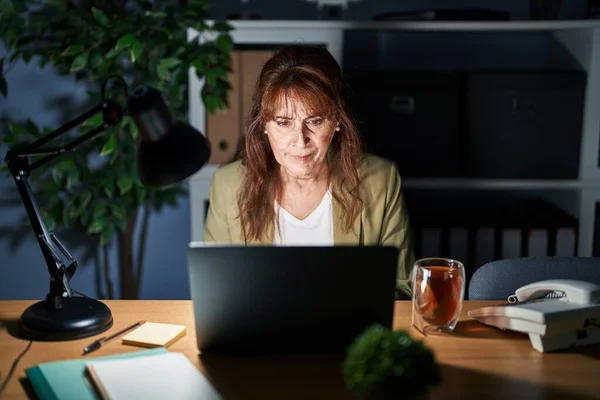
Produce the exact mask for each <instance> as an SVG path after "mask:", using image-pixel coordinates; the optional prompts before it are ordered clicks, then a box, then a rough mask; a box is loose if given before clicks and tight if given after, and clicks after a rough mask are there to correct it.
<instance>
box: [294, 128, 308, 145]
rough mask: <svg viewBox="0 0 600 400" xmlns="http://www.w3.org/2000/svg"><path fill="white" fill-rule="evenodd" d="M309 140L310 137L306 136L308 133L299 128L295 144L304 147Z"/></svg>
mask: <svg viewBox="0 0 600 400" xmlns="http://www.w3.org/2000/svg"><path fill="white" fill-rule="evenodd" d="M309 141H310V138H309V137H308V135H307V134H306V132H304V130H301V131H300V132H298V138H297V140H296V146H298V147H304V146H306V144H307V143H308V142H309Z"/></svg>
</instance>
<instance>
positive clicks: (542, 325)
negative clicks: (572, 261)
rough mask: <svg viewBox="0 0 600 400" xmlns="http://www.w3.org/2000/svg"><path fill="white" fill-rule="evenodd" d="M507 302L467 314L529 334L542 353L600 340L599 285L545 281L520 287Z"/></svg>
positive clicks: (493, 324) (476, 318) (533, 344)
mask: <svg viewBox="0 0 600 400" xmlns="http://www.w3.org/2000/svg"><path fill="white" fill-rule="evenodd" d="M508 302H509V303H510V304H500V305H494V306H486V307H481V308H478V309H474V310H470V311H469V312H468V315H469V316H470V317H471V318H473V319H475V320H477V321H479V322H481V323H483V324H485V325H490V326H494V327H496V328H500V329H508V330H513V331H517V332H522V333H527V334H528V335H529V339H530V341H531V345H532V346H533V348H534V349H536V350H538V351H540V352H547V351H553V350H559V349H566V348H571V347H578V346H584V345H590V344H599V343H600V285H596V284H593V283H590V282H584V281H579V280H572V279H550V280H544V281H540V282H535V283H531V284H528V285H525V286H523V287H520V288H519V289H517V290H516V291H515V294H514V295H511V296H509V297H508Z"/></svg>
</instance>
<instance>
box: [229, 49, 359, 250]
mask: <svg viewBox="0 0 600 400" xmlns="http://www.w3.org/2000/svg"><path fill="white" fill-rule="evenodd" d="M346 93H347V91H346V89H345V84H344V81H343V78H342V71H341V68H340V66H339V65H338V63H337V62H336V61H335V59H334V58H333V56H332V55H331V54H330V53H329V52H328V51H327V50H326V49H324V48H318V47H310V46H287V47H284V48H282V49H280V50H279V51H278V52H277V53H276V54H275V55H273V57H271V58H270V59H269V60H268V61H267V62H266V63H265V65H264V66H263V69H262V71H261V73H260V76H259V78H258V81H257V83H256V87H255V89H254V95H253V99H252V108H251V110H250V113H249V115H248V117H247V120H246V127H245V129H246V134H245V139H244V142H243V143H242V145H243V148H242V149H241V152H240V157H241V160H242V164H243V165H245V167H246V168H245V172H244V176H243V181H242V187H241V191H240V193H239V197H238V207H239V210H240V215H239V217H240V219H241V223H242V231H243V234H244V237H245V239H246V240H250V239H254V240H259V239H260V238H261V237H263V235H264V234H265V232H266V231H267V229H271V228H272V227H273V222H274V219H275V208H274V204H275V200H277V199H279V197H280V195H281V191H282V187H281V180H280V175H279V164H278V163H277V161H276V160H275V156H274V155H273V152H272V150H271V147H270V145H269V141H268V138H267V135H265V133H264V130H265V124H266V123H267V122H268V121H272V120H273V119H274V117H275V113H276V112H277V111H278V110H277V107H278V105H280V104H282V100H283V101H284V102H283V104H287V101H286V100H287V99H289V98H293V99H294V100H299V101H301V102H302V104H303V105H304V107H305V108H306V109H307V111H310V112H311V113H312V114H313V115H319V116H322V117H324V118H333V119H334V120H335V121H337V123H338V124H339V127H340V130H339V131H338V132H336V133H335V134H334V135H333V139H332V141H331V145H330V147H329V150H328V154H327V162H328V168H329V180H330V182H338V183H340V184H346V185H347V186H348V187H349V188H352V189H353V191H352V193H346V192H342V193H339V192H338V193H336V191H332V194H333V196H335V197H336V200H338V201H339V202H340V203H341V204H342V207H343V215H344V226H345V229H346V230H347V231H348V230H350V229H352V226H353V224H354V221H355V219H356V218H357V217H358V213H359V210H360V204H359V201H360V200H359V197H358V192H357V190H358V185H359V176H358V163H359V160H360V157H361V155H362V151H363V144H362V140H361V136H360V134H359V132H358V129H357V128H356V125H355V124H354V120H353V119H352V117H351V115H350V111H349V106H348V103H347V99H346ZM339 187H341V186H339Z"/></svg>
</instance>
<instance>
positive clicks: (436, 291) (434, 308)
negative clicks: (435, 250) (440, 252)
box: [412, 258, 465, 334]
mask: <svg viewBox="0 0 600 400" xmlns="http://www.w3.org/2000/svg"><path fill="white" fill-rule="evenodd" d="M464 291H465V269H464V266H463V264H462V263H461V262H460V261H456V260H452V259H447V258H424V259H421V260H417V261H416V262H415V270H414V275H413V312H412V324H413V325H414V326H415V327H416V328H417V329H419V330H420V331H421V332H423V333H424V334H426V333H428V332H431V331H441V332H452V331H453V330H454V328H455V327H456V323H457V322H458V319H459V317H460V313H461V311H462V303H463V297H464Z"/></svg>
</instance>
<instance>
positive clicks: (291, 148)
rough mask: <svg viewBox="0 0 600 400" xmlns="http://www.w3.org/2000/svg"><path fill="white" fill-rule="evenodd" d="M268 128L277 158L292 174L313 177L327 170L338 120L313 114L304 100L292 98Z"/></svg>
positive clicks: (280, 108)
mask: <svg viewBox="0 0 600 400" xmlns="http://www.w3.org/2000/svg"><path fill="white" fill-rule="evenodd" d="M265 128H266V134H267V136H268V138H269V144H270V145H271V150H272V151H273V154H274V156H275V159H276V160H277V162H278V163H279V164H280V165H281V167H282V168H283V170H284V172H285V173H287V174H288V175H289V176H290V177H293V178H304V179H306V178H313V177H315V176H316V175H317V174H319V173H320V172H322V171H323V167H324V166H325V163H326V155H327V150H328V149H329V145H330V143H331V139H332V138H333V135H334V132H335V130H336V126H335V121H332V120H331V119H326V118H325V117H323V116H320V115H311V114H309V113H307V111H306V109H305V107H304V105H303V104H302V103H301V102H298V101H294V100H293V99H289V101H288V105H287V106H286V105H285V104H282V106H281V107H279V108H278V110H277V113H276V114H275V119H274V120H273V121H269V122H267V124H266V126H265Z"/></svg>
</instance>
